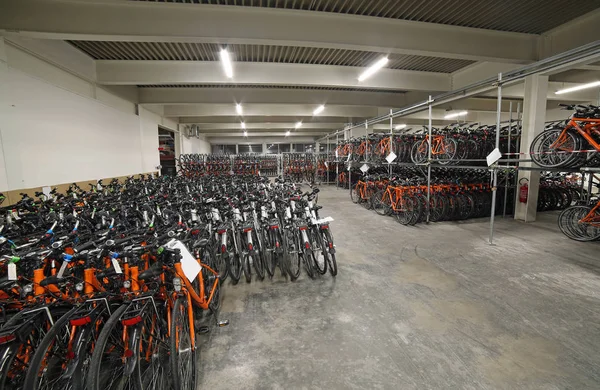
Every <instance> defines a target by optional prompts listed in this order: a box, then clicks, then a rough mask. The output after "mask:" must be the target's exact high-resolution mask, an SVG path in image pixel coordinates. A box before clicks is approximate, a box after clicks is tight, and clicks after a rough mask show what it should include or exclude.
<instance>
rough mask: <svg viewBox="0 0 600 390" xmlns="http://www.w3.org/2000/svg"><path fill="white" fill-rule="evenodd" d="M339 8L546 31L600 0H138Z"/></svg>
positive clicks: (358, 12)
mask: <svg viewBox="0 0 600 390" xmlns="http://www.w3.org/2000/svg"><path fill="white" fill-rule="evenodd" d="M133 1H158V2H166V3H195V4H217V5H229V6H249V7H268V8H284V9H296V10H306V11H321V12H334V13H342V14H352V15H364V16H373V17H381V18H392V19H403V20H414V21H418V22H428V23H440V24H448V25H453V26H463V27H475V28H483V29H488V30H499V31H513V32H522V33H529V34H541V33H543V32H545V31H548V30H551V29H553V28H554V27H557V26H559V25H561V24H563V23H565V22H568V21H569V20H572V19H574V18H576V17H578V16H581V15H583V14H585V13H588V12H590V11H593V10H594V9H597V8H600V2H599V1H598V0H577V1H564V0H397V1H396V0H133Z"/></svg>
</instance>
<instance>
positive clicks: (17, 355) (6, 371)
mask: <svg viewBox="0 0 600 390" xmlns="http://www.w3.org/2000/svg"><path fill="white" fill-rule="evenodd" d="M40 308H41V307H40ZM64 313H65V310H63V309H62V308H60V310H57V311H53V312H52V317H53V320H56V318H57V317H58V318H60V316H62V315H63V314H64ZM51 326H52V324H51V323H50V319H49V318H48V317H47V315H46V312H45V311H43V310H35V309H33V310H25V311H21V312H19V313H17V314H15V315H14V316H13V317H11V318H10V319H9V320H8V321H7V322H6V323H5V324H4V326H3V327H2V331H1V332H0V333H2V336H3V338H6V341H5V343H3V345H1V346H0V389H1V390H12V389H15V390H16V389H23V388H24V382H25V376H26V375H27V370H28V367H29V359H30V357H31V356H32V355H33V354H34V353H35V351H36V350H37V349H38V347H39V345H40V343H41V342H42V340H43V339H44V337H45V336H46V334H47V332H48V330H49V329H50V328H51ZM11 339H12V340H11Z"/></svg>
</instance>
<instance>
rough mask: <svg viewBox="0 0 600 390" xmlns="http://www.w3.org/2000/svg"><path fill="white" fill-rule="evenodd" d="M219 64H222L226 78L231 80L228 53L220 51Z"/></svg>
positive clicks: (231, 69)
mask: <svg viewBox="0 0 600 390" xmlns="http://www.w3.org/2000/svg"><path fill="white" fill-rule="evenodd" d="M221 62H222V63H223V70H224V71H225V76H227V78H233V67H232V66H231V58H230V57H229V52H228V51H227V50H225V49H223V50H221Z"/></svg>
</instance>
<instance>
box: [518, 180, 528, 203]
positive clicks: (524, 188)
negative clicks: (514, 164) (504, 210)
mask: <svg viewBox="0 0 600 390" xmlns="http://www.w3.org/2000/svg"><path fill="white" fill-rule="evenodd" d="M523 180H525V183H523V184H521V182H522V181H523ZM528 182H529V179H527V178H526V177H524V178H522V179H521V180H519V184H520V185H521V186H520V187H519V202H521V203H527V195H528V194H529V185H528V184H527V183H528Z"/></svg>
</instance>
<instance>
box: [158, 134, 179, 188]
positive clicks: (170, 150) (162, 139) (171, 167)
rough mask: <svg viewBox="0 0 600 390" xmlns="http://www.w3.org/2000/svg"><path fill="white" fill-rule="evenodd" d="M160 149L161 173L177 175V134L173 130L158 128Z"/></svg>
mask: <svg viewBox="0 0 600 390" xmlns="http://www.w3.org/2000/svg"><path fill="white" fill-rule="evenodd" d="M158 151H159V153H160V166H161V169H160V174H161V175H162V176H164V175H167V176H175V175H177V170H176V168H175V134H174V133H173V132H172V131H168V130H165V129H161V128H159V129H158Z"/></svg>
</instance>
